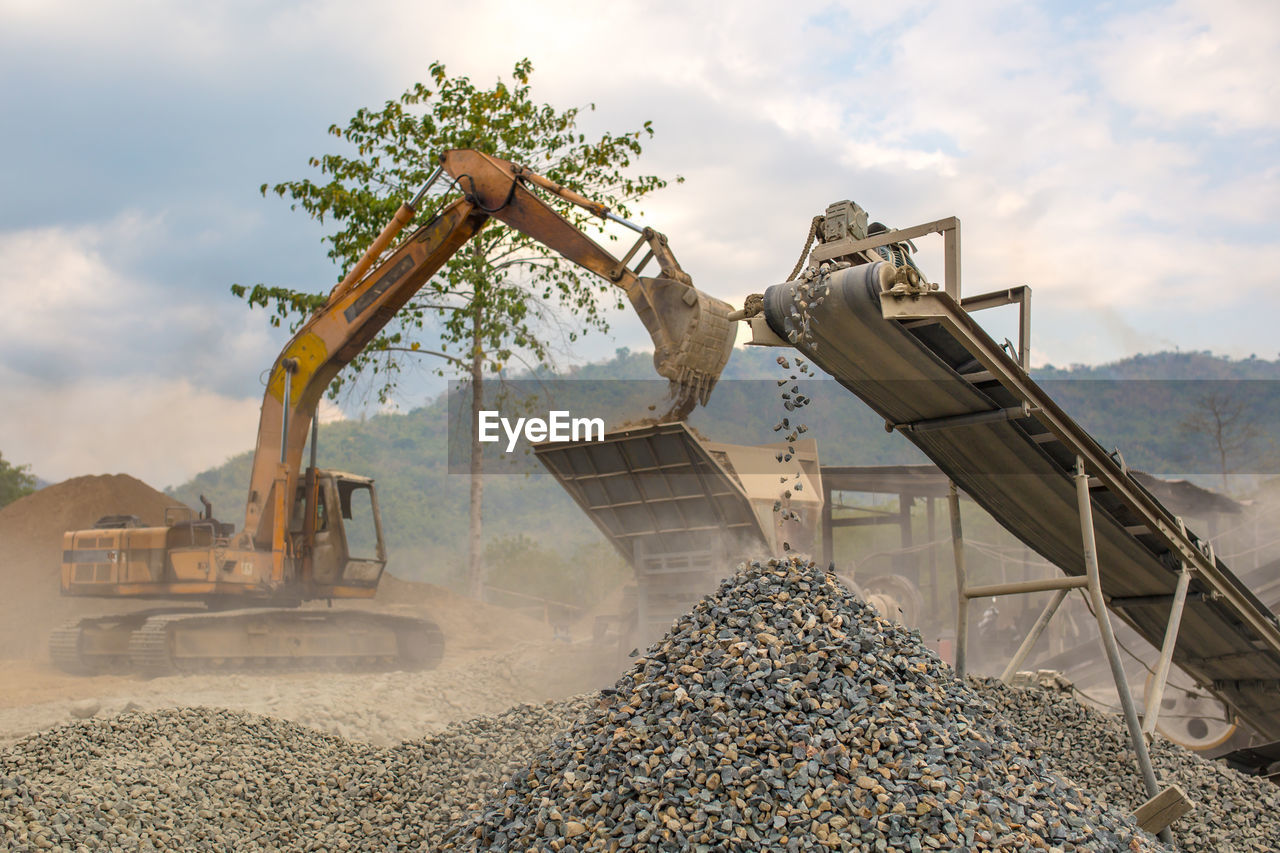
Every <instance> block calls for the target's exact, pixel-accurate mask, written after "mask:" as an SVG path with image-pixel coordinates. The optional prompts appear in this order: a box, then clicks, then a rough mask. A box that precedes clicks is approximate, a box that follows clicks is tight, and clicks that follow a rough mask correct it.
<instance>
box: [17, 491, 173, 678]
mask: <svg viewBox="0 0 1280 853" xmlns="http://www.w3.org/2000/svg"><path fill="white" fill-rule="evenodd" d="M171 506H181V504H180V503H179V502H178V501H176V500H174V499H173V498H171V497H169V496H168V495H166V494H164V493H163V492H159V491H156V490H155V489H153V488H151V487H150V486H148V485H147V484H146V483H144V482H142V481H141V480H138V479H135V478H133V477H130V476H128V475H126V474H104V475H101V476H93V477H75V478H73V479H70V480H65V481H63V482H61V483H57V484H55V485H52V486H47V487H45V488H43V489H41V490H40V491H38V492H35V493H34V494H30V495H27V496H26V497H25V498H22V499H20V500H16V501H14V502H13V503H11V504H9V505H8V506H6V507H5V508H4V509H2V510H0V658H33V657H34V658H43V657H44V656H45V643H46V641H47V639H48V635H49V632H50V631H52V630H53V629H54V628H56V627H57V626H58V625H60V624H62V623H63V622H66V621H68V620H71V619H74V618H77V617H79V616H85V615H91V614H96V613H109V612H116V610H122V609H123V610H129V609H134V608H136V607H137V606H138V603H137V602H124V603H120V602H111V601H103V600H95V599H66V598H63V597H62V595H61V593H60V592H59V572H60V565H61V561H62V534H63V533H65V532H66V531H68V530H79V529H82V528H86V527H92V526H93V523H94V522H95V521H97V520H98V519H99V518H101V517H102V516H104V515H120V514H124V515H136V516H138V517H139V518H140V519H142V521H143V523H144V524H153V525H160V524H163V523H164V511H165V509H166V508H167V507H171ZM112 608H115V609H114V610H113V609H112Z"/></svg>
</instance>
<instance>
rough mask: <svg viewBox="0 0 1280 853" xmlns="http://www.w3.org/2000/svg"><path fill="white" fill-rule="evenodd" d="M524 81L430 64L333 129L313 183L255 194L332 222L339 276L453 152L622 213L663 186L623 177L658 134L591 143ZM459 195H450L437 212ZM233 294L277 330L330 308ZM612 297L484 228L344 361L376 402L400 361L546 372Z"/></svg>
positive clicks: (263, 294) (508, 235)
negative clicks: (528, 171) (370, 387)
mask: <svg viewBox="0 0 1280 853" xmlns="http://www.w3.org/2000/svg"><path fill="white" fill-rule="evenodd" d="M532 73H533V66H532V64H531V63H530V62H529V60H528V59H522V60H520V61H519V62H517V63H516V64H515V67H514V69H513V70H512V73H511V79H510V81H503V80H497V81H496V82H495V83H494V85H493V87H492V88H489V89H482V88H479V87H477V86H476V85H475V84H474V83H472V82H471V80H470V79H468V78H467V77H450V76H449V75H448V73H447V72H446V70H445V67H444V66H443V65H442V64H440V63H438V62H436V63H432V64H431V66H430V67H429V78H430V82H429V83H416V84H414V85H413V86H411V87H409V88H408V89H407V90H406V91H405V92H403V93H402V94H401V95H400V96H399V97H398V98H395V99H393V100H388V101H387V102H386V103H385V104H384V105H383V106H382V107H381V108H379V109H368V108H365V109H360V110H359V111H357V112H356V114H355V115H354V116H353V117H352V118H351V119H350V120H349V121H348V122H347V123H346V124H345V125H337V124H335V125H333V126H331V127H330V128H329V133H330V134H331V135H332V136H334V137H335V138H337V139H338V140H341V142H342V143H344V145H345V148H346V150H345V152H342V153H330V154H325V155H322V156H319V157H312V158H311V159H310V161H309V164H310V165H311V166H312V167H313V168H315V169H318V170H319V172H320V177H319V178H318V179H316V180H313V179H311V178H303V179H301V180H294V181H284V182H281V183H276V184H263V185H262V187H261V191H262V194H263V195H264V196H266V195H268V194H273V195H276V196H279V197H280V198H286V199H288V200H289V201H290V205H291V208H292V209H295V210H297V209H301V210H303V211H304V212H306V213H307V214H308V215H309V216H311V217H312V218H314V219H316V220H318V221H320V222H325V221H326V220H327V221H329V222H332V223H333V224H334V226H335V230H333V231H332V232H331V233H330V234H328V235H327V236H326V237H325V238H324V241H325V242H326V243H327V244H328V246H329V251H328V255H329V257H330V258H332V259H333V261H334V262H335V263H336V264H337V265H338V266H339V267H340V268H341V269H342V272H343V274H344V275H345V273H346V271H347V270H349V269H350V268H351V267H352V266H353V265H354V264H355V263H356V261H357V260H358V259H359V258H360V256H361V254H362V253H363V252H364V250H365V248H366V247H367V246H369V245H370V244H371V243H372V242H373V240H374V238H375V237H376V236H377V235H378V233H379V232H380V231H381V230H382V227H383V226H384V225H385V224H386V223H387V222H388V221H389V220H390V219H391V218H392V216H393V215H394V214H395V212H396V210H397V209H398V208H399V206H400V204H401V203H402V202H405V201H407V200H409V198H411V197H412V196H413V194H414V193H415V192H416V191H417V189H418V188H419V187H421V186H422V185H423V184H424V183H425V182H426V179H427V177H428V175H429V174H430V173H431V172H432V171H433V169H434V168H435V166H436V164H437V163H438V160H439V156H440V155H441V154H442V153H443V152H444V151H446V150H449V149H455V148H474V149H477V150H479V151H482V152H485V153H487V154H492V155H496V156H498V157H500V158H502V159H505V160H509V161H511V162H513V163H517V164H520V165H524V166H528V167H530V168H532V169H533V170H534V171H537V172H539V173H541V174H543V175H545V176H546V177H548V178H550V179H551V180H552V181H555V182H556V183H558V184H560V185H562V186H564V187H567V188H569V189H571V190H574V191H575V192H578V193H581V194H582V195H585V196H588V197H590V198H593V199H595V200H597V201H600V202H601V203H603V204H604V205H605V206H607V207H609V208H611V209H614V210H616V211H618V212H619V213H620V214H621V215H623V216H626V215H628V207H627V206H628V203H630V202H634V201H635V200H637V199H640V198H641V197H643V196H645V195H647V194H648V193H650V192H653V191H654V190H656V189H659V188H661V187H664V186H666V181H664V180H662V179H661V178H659V177H657V176H654V175H641V176H631V175H630V174H628V172H627V171H626V170H627V169H628V168H629V167H630V166H631V165H632V162H633V161H634V160H635V158H637V157H639V156H640V153H641V141H642V140H643V139H645V138H647V137H651V136H652V135H653V127H652V125H651V123H650V122H644V124H643V125H642V126H641V128H640V129H639V130H631V131H627V132H624V133H619V134H613V133H605V134H603V135H601V136H600V137H599V138H595V139H588V137H587V136H586V134H585V133H583V132H582V131H581V130H580V129H579V128H578V119H579V116H580V109H579V108H576V107H575V108H571V109H567V110H557V109H556V108H554V107H552V106H551V105H549V104H542V103H537V102H536V101H535V100H534V99H533V97H532V94H531V92H530V83H529V80H530V77H531V75H532ZM588 109H594V107H593V106H589V107H588ZM677 180H679V179H677ZM460 194H461V193H460V191H459V188H457V187H456V186H454V187H450V188H448V190H447V191H445V193H444V194H443V195H441V196H439V197H438V204H439V205H441V206H443V205H444V204H447V203H449V202H451V201H453V200H454V199H456V198H458V197H459V196H460ZM567 216H568V217H569V218H570V220H571V221H573V222H575V224H577V225H578V226H579V227H593V226H588V224H587V221H588V220H587V216H586V214H585V212H582V211H577V210H575V211H573V212H569V213H568V214H567ZM232 292H233V293H234V294H236V295H237V296H240V297H241V298H244V299H245V300H247V301H248V303H249V304H250V305H252V306H258V307H262V308H266V309H268V310H269V311H270V312H271V317H270V319H271V323H272V324H273V325H276V326H279V325H282V324H284V323H287V324H289V326H290V327H292V328H296V327H297V326H298V325H299V324H300V323H301V322H302V321H303V320H304V319H305V318H306V317H307V316H308V315H309V314H310V313H311V312H312V311H314V310H315V308H316V307H317V306H318V305H320V304H323V302H324V299H325V296H324V293H323V292H321V293H308V292H303V291H296V290H293V289H291V288H287V287H280V286H268V285H264V284H258V285H254V286H253V287H246V286H244V285H240V284H236V285H233V286H232ZM620 300H621V296H620V293H619V292H615V291H614V289H613V288H610V287H608V286H607V285H606V284H605V283H603V282H601V281H600V280H598V279H596V278H595V277H594V276H593V275H591V274H590V273H587V272H585V271H583V270H581V269H579V268H577V267H576V266H574V265H572V264H571V263H569V262H567V261H565V260H564V259H562V258H560V257H559V256H558V255H557V254H556V253H555V252H553V251H552V250H550V249H549V248H547V247H546V246H543V245H541V244H539V243H537V242H535V241H533V240H531V239H530V238H528V237H526V236H524V235H522V234H520V233H518V232H516V231H513V230H512V229H509V228H507V227H505V226H503V225H493V226H490V227H488V228H486V229H484V230H483V231H482V232H481V233H480V234H478V235H476V237H475V238H473V240H472V242H471V245H470V246H469V247H467V248H464V250H463V251H460V252H458V253H457V254H456V255H455V256H454V257H453V258H452V259H451V260H450V261H449V262H448V264H447V265H446V266H445V268H444V269H442V270H441V272H440V274H438V275H437V276H435V278H434V279H433V280H432V281H430V282H428V283H427V284H426V285H425V286H424V287H423V288H422V290H421V291H419V293H418V294H417V296H416V297H415V298H414V299H413V300H412V301H410V303H409V304H408V305H407V306H406V307H405V308H404V309H403V310H401V312H400V313H399V314H398V316H397V317H396V318H395V319H394V320H393V321H392V323H391V324H389V325H388V326H387V328H386V329H385V330H384V331H383V333H382V334H381V335H379V336H378V337H377V338H376V339H375V340H374V341H373V342H372V343H371V344H370V345H369V347H368V348H366V350H365V351H364V352H363V353H362V354H361V355H359V356H358V357H357V358H356V359H355V360H354V361H353V363H352V372H351V373H349V374H348V378H350V377H351V376H354V375H359V374H361V373H363V374H364V375H366V376H370V377H371V378H373V380H374V381H375V382H376V383H377V393H378V395H379V397H380V398H381V399H383V400H385V399H387V398H388V396H389V395H390V394H391V393H392V391H393V390H394V388H395V386H396V376H397V375H398V373H399V371H400V370H401V366H402V361H403V358H404V357H405V355H407V354H431V355H433V356H438V357H439V358H440V361H437V362H436V366H435V368H434V369H435V370H436V372H437V373H439V374H441V375H444V374H446V373H449V372H456V371H459V370H465V369H466V368H467V366H468V365H469V364H470V362H471V359H472V356H473V354H474V351H475V349H476V346H477V343H478V345H479V348H480V350H481V353H480V354H481V355H482V357H483V364H484V368H485V369H486V370H487V371H489V372H496V371H500V370H502V369H503V367H504V366H505V365H506V364H508V363H509V362H510V361H511V360H512V359H519V360H521V361H523V362H525V363H526V364H533V363H545V362H547V361H549V360H550V356H551V355H552V347H553V343H552V342H551V340H549V338H548V337H547V335H546V330H547V329H549V328H553V327H554V328H558V329H559V330H560V331H561V332H562V333H563V335H564V336H565V337H566V338H567V339H568V340H569V341H573V340H576V338H577V337H578V336H579V334H581V333H582V332H583V331H586V330H599V331H606V330H607V328H608V324H607V322H606V319H605V309H606V308H607V307H608V306H609V305H612V304H618V305H620V304H621V301H620ZM562 312H563V313H567V315H568V316H569V317H570V318H571V319H570V320H566V319H565V318H564V317H563V316H561V315H562ZM477 326H478V329H477ZM341 382H342V377H339V379H338V380H335V383H334V385H333V386H332V387H331V389H330V392H331V394H336V393H337V392H338V389H339V387H340V385H341Z"/></svg>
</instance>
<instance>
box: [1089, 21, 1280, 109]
mask: <svg viewBox="0 0 1280 853" xmlns="http://www.w3.org/2000/svg"><path fill="white" fill-rule="evenodd" d="M1105 31H1106V40H1105V41H1104V43H1103V47H1104V52H1103V53H1102V55H1101V57H1100V62H1099V66H1100V69H1101V70H1102V72H1103V74H1104V79H1105V81H1106V84H1107V87H1108V89H1109V90H1110V92H1111V93H1112V94H1113V96H1114V97H1115V98H1116V99H1117V100H1118V101H1119V102H1121V103H1123V104H1125V105H1126V106H1128V107H1130V108H1132V109H1134V110H1136V111H1137V113H1138V116H1139V120H1140V121H1145V122H1167V123H1185V122H1192V121H1195V122H1204V121H1208V122H1209V123H1211V124H1212V126H1213V127H1214V128H1215V129H1216V130H1219V131H1221V132H1231V131H1237V130H1250V129H1257V128H1275V127H1276V126H1277V125H1280V86H1277V83H1276V81H1277V80H1278V79H1280V6H1277V4H1276V3H1274V2H1271V0H1212V2H1208V0H1178V2H1174V3H1171V4H1169V5H1167V6H1158V7H1155V8H1148V9H1144V10H1142V11H1140V12H1136V13H1133V14H1131V15H1122V16H1118V17H1117V18H1115V19H1113V20H1111V21H1110V22H1108V23H1107V25H1106V27H1105Z"/></svg>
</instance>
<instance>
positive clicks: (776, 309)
mask: <svg viewBox="0 0 1280 853" xmlns="http://www.w3.org/2000/svg"><path fill="white" fill-rule="evenodd" d="M881 266H882V265H881V264H868V265H861V266H854V267H848V268H845V269H839V270H835V271H834V272H831V273H830V274H828V275H826V276H825V277H823V279H822V283H824V284H826V285H827V287H828V290H827V295H826V298H825V299H824V300H822V301H821V303H820V304H817V305H808V306H807V309H806V308H805V306H802V305H800V304H799V299H800V297H799V295H798V293H797V283H796V282H789V283H787V284H781V285H777V286H774V287H770V288H769V289H768V291H766V293H765V318H766V320H767V322H768V324H769V327H770V328H771V329H772V330H773V331H774V332H775V333H777V334H778V335H779V336H780V337H781V338H783V339H784V340H785V339H787V337H788V334H789V333H793V332H794V333H795V334H797V335H798V334H799V332H800V329H799V327H798V326H799V324H797V323H796V320H795V317H796V316H797V315H799V313H800V312H801V311H802V310H807V315H808V319H809V328H810V335H809V336H808V337H807V338H806V337H800V338H799V339H798V341H797V343H796V344H795V346H796V348H797V349H798V350H799V351H800V352H802V353H803V354H804V355H805V356H806V357H808V358H809V359H810V360H812V361H813V362H814V363H815V364H817V365H818V366H819V367H821V368H822V369H823V370H825V371H826V372H828V373H829V374H831V375H832V376H833V377H834V378H835V379H836V380H838V381H839V382H840V383H841V384H842V385H844V386H845V387H846V388H848V389H849V390H850V391H852V392H853V393H855V394H857V395H858V396H859V397H860V398H861V399H862V400H863V401H864V402H866V403H867V405H869V406H870V407H871V408H872V409H874V410H875V411H876V412H877V413H878V414H879V415H881V416H882V417H883V418H884V419H885V421H886V424H887V425H892V426H893V427H895V428H897V429H899V430H900V431H902V432H903V434H904V435H906V436H907V437H908V438H910V439H911V441H913V442H914V443H915V444H916V445H917V446H918V447H919V448H920V449H921V450H923V451H924V452H925V453H926V454H927V455H928V456H929V457H930V458H931V459H932V460H933V461H934V462H935V463H937V465H938V467H939V468H941V469H942V470H943V471H944V472H945V473H946V474H947V476H949V477H950V478H951V479H952V480H953V481H954V482H955V483H956V484H957V485H958V486H959V487H960V488H961V489H963V490H964V491H965V492H966V493H968V494H969V495H970V496H971V497H972V498H973V499H974V500H975V501H976V502H977V503H978V504H980V505H981V506H982V507H983V508H984V509H986V510H987V511H988V512H989V513H990V514H991V515H992V516H993V517H994V518H995V519H996V520H997V521H999V522H1000V523H1001V524H1002V525H1004V526H1005V527H1006V528H1007V529H1008V530H1009V531H1010V532H1011V533H1012V534H1013V535H1014V536H1016V537H1018V538H1019V539H1020V540H1022V541H1023V542H1024V543H1026V544H1027V546H1028V547H1030V548H1032V549H1034V550H1035V551H1036V552H1038V553H1039V554H1041V555H1042V556H1044V557H1045V558H1046V559H1048V560H1049V561H1051V562H1052V563H1054V564H1055V565H1057V566H1058V567H1060V568H1061V569H1062V570H1063V571H1064V572H1066V573H1068V574H1071V575H1082V574H1084V572H1085V565H1084V558H1083V555H1082V550H1081V531H1080V518H1079V514H1078V508H1077V503H1076V490H1075V486H1074V483H1073V481H1072V479H1071V475H1072V474H1073V472H1074V468H1075V464H1076V459H1077V457H1079V458H1082V459H1083V460H1084V463H1085V468H1086V470H1087V472H1088V474H1089V475H1090V493H1091V497H1092V500H1093V506H1094V524H1095V528H1096V534H1097V549H1098V559H1099V563H1100V566H1101V583H1102V589H1103V592H1104V593H1105V594H1106V595H1107V596H1108V598H1109V601H1110V604H1109V606H1110V607H1111V609H1112V610H1113V611H1114V612H1115V613H1117V614H1118V615H1119V616H1120V618H1121V619H1123V620H1124V621H1125V622H1127V623H1128V624H1129V625H1130V626H1132V627H1133V628H1134V629H1135V630H1137V631H1138V633H1140V634H1141V635H1142V636H1143V637H1145V638H1146V639H1147V640H1149V641H1150V642H1151V643H1152V644H1153V645H1155V646H1156V647H1157V648H1159V646H1160V645H1161V643H1162V640H1163V637H1164V630H1165V624H1166V619H1167V617H1168V614H1169V601H1170V597H1171V595H1172V593H1173V591H1174V585H1175V581H1176V572H1177V568H1178V566H1179V565H1180V564H1182V563H1185V564H1186V565H1188V566H1190V567H1191V568H1192V569H1193V570H1194V575H1193V577H1192V580H1191V585H1190V595H1189V596H1188V600H1187V605H1186V610H1185V612H1184V615H1183V618H1182V626H1181V631H1180V632H1179V635H1178V642H1177V646H1176V650H1175V653H1174V662H1175V663H1176V664H1177V665H1178V666H1180V667H1181V668H1182V669H1183V670H1184V671H1185V672H1187V673H1188V674H1189V675H1190V676H1192V677H1193V678H1195V679H1196V680H1197V681H1198V682H1199V683H1200V684H1201V685H1202V686H1204V687H1205V688H1206V689H1208V690H1211V691H1212V692H1213V693H1214V694H1215V695H1216V696H1218V697H1219V698H1220V699H1222V700H1223V701H1224V702H1226V703H1227V704H1228V705H1230V706H1231V707H1232V708H1234V709H1235V710H1236V712H1237V713H1238V714H1239V715H1240V717H1241V718H1242V719H1243V720H1244V721H1245V722H1247V723H1248V724H1249V725H1251V726H1252V727H1253V728H1255V729H1257V730H1258V732H1259V733H1260V734H1262V735H1263V736H1264V737H1266V738H1267V739H1270V740H1275V739H1280V622H1278V621H1277V619H1276V616H1275V615H1274V614H1273V613H1271V611H1269V610H1268V609H1267V608H1266V606H1265V605H1263V604H1262V602H1261V601H1259V600H1258V598H1257V597H1256V596H1255V595H1253V593H1251V592H1250V591H1249V589H1248V588H1247V587H1246V586H1245V585H1244V584H1243V583H1241V581H1240V580H1239V579H1238V578H1236V577H1235V575H1233V574H1232V573H1231V571H1230V570H1229V569H1228V568H1227V567H1226V566H1225V565H1224V564H1223V563H1222V561H1221V560H1218V559H1216V557H1214V556H1213V555H1212V549H1211V548H1210V547H1209V545H1208V544H1207V543H1205V542H1203V541H1201V540H1200V539H1199V538H1198V537H1196V536H1195V535H1194V534H1193V533H1191V532H1190V531H1187V530H1186V529H1185V528H1184V527H1182V525H1181V523H1180V521H1179V520H1178V519H1176V518H1175V517H1174V516H1173V515H1172V514H1171V513H1170V512H1169V511H1168V510H1167V509H1165V508H1164V506H1162V505H1161V504H1160V503H1159V501H1157V500H1156V499H1155V497H1153V496H1152V495H1151V493H1150V492H1148V491H1147V490H1146V489H1144V488H1143V487H1142V486H1141V485H1140V484H1139V483H1138V482H1137V481H1136V480H1135V479H1134V478H1133V477H1131V476H1129V474H1128V472H1127V471H1126V470H1125V469H1124V468H1123V467H1122V464H1121V462H1119V461H1117V459H1116V458H1114V457H1113V456H1112V455H1110V454H1108V453H1107V452H1106V451H1105V450H1104V449H1103V448H1102V447H1101V446H1100V445H1099V444H1098V443H1097V442H1096V441H1094V440H1093V439H1092V438H1091V437H1090V436H1089V435H1088V433H1086V432H1085V431H1084V430H1083V429H1081V428H1080V426H1079V425H1078V424H1076V423H1075V421H1073V420H1071V418H1069V417H1068V416H1067V415H1066V414H1065V413H1064V412H1063V411H1062V410H1061V409H1060V408H1059V407H1058V406H1057V405H1056V404H1055V403H1054V402H1053V401H1052V400H1051V399H1050V398H1049V397H1048V395H1047V394H1046V393H1045V392H1044V390H1043V389H1042V388H1040V387H1039V386H1037V385H1036V384H1035V383H1034V382H1033V381H1032V380H1031V379H1030V378H1029V377H1028V375H1027V373H1026V372H1025V371H1024V370H1023V369H1022V368H1021V367H1020V366H1019V365H1018V364H1017V363H1016V362H1015V361H1014V360H1013V359H1012V358H1010V357H1009V356H1008V355H1007V354H1006V353H1005V352H1004V351H1003V350H1002V349H1001V347H1000V346H999V345H998V344H996V343H995V341H993V340H992V339H991V338H990V337H989V336H988V335H987V334H986V333H985V332H984V331H983V330H982V329H981V328H980V327H979V326H978V325H977V324H976V323H975V322H974V321H973V319H972V318H971V317H969V315H968V314H967V313H966V312H965V311H964V310H963V309H962V308H960V306H959V305H958V304H957V302H956V300H955V299H953V298H952V297H951V296H949V295H948V294H946V293H944V292H940V291H933V292H927V293H916V294H914V295H909V296H901V297H899V296H894V295H890V294H882V293H881V285H880V280H881V277H880V272H879V268H880V267H881ZM814 284H818V282H814ZM1153 597H1154V598H1153Z"/></svg>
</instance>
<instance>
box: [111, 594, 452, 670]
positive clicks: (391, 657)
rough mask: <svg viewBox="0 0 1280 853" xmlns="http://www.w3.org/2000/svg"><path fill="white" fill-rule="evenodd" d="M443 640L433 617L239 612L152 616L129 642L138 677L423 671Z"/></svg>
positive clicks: (431, 664) (340, 612)
mask: <svg viewBox="0 0 1280 853" xmlns="http://www.w3.org/2000/svg"><path fill="white" fill-rule="evenodd" d="M443 655H444V635H443V633H442V632H441V631H440V628H439V626H438V625H436V624H435V623H434V622H432V621H431V620H429V619H422V618H414V617H408V616H394V615H389V614H380V613H372V612H366V611H355V610H236V611H224V612H214V613H198V614H169V615H157V616H152V617H150V618H148V619H147V620H146V622H145V623H144V624H143V625H141V627H139V628H138V629H137V630H136V631H134V632H133V633H132V635H131V636H130V639H129V658H130V663H131V668H132V670H133V671H134V672H137V673H139V674H140V675H143V676H144V677H148V678H155V677H160V676H166V675H175V674H181V673H194V672H218V671H225V672H241V671H246V670H248V671H264V670H265V671H279V670H295V669H336V670H342V669H357V668H358V669H360V670H362V671H367V670H370V669H381V670H394V669H403V670H422V669H432V668H434V667H436V666H437V665H439V663H440V660H441V658H442V657H443Z"/></svg>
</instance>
